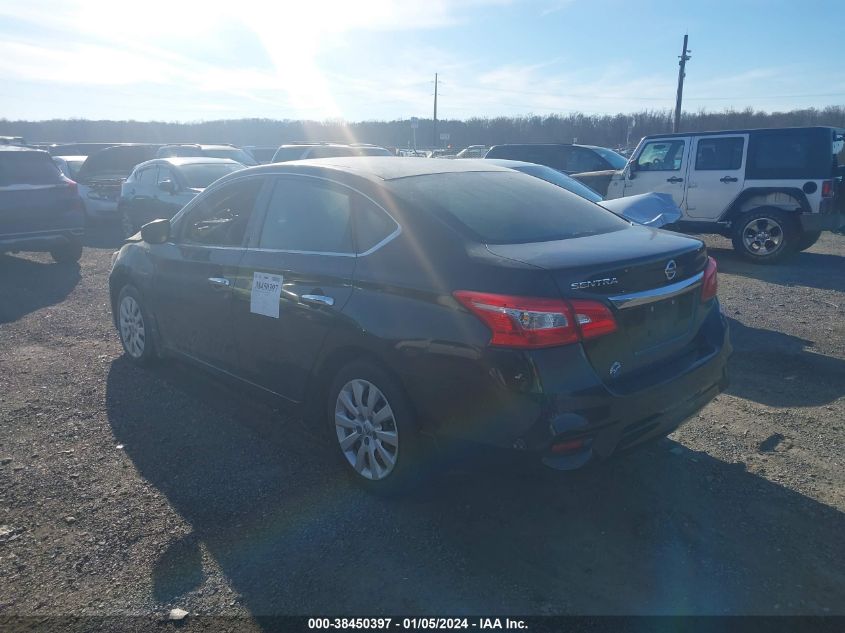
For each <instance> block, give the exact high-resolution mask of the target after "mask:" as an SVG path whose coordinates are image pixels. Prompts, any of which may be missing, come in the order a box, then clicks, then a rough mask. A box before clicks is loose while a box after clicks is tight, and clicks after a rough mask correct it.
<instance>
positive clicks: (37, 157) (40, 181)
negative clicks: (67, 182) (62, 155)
mask: <svg viewBox="0 0 845 633" xmlns="http://www.w3.org/2000/svg"><path fill="white" fill-rule="evenodd" d="M61 180H62V177H61V171H59V168H58V167H57V166H56V164H55V163H54V162H53V159H52V158H50V155H49V154H47V153H42V152H0V187H8V186H10V185H55V184H57V183H59V182H61Z"/></svg>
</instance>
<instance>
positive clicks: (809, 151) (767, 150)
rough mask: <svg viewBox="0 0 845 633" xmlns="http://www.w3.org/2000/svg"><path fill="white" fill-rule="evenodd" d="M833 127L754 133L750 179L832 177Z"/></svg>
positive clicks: (748, 170)
mask: <svg viewBox="0 0 845 633" xmlns="http://www.w3.org/2000/svg"><path fill="white" fill-rule="evenodd" d="M831 148H832V145H831V134H830V130H826V129H814V128H809V129H804V130H783V131H771V132H756V133H752V134H751V137H750V139H749V141H748V160H747V161H746V169H745V177H746V178H748V179H771V178H782V179H805V178H806V179H809V178H830V177H831V172H832V167H833V160H832V154H831V151H832V149H831Z"/></svg>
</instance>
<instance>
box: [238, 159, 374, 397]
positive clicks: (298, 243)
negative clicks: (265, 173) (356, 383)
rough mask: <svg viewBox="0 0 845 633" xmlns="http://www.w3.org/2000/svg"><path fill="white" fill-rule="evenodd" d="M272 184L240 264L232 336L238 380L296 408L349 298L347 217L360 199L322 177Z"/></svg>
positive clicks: (279, 178) (350, 264) (352, 265)
mask: <svg viewBox="0 0 845 633" xmlns="http://www.w3.org/2000/svg"><path fill="white" fill-rule="evenodd" d="M274 180H275V182H274V183H273V188H272V193H271V194H270V197H269V202H268V205H267V209H266V214H265V216H264V218H263V222H261V223H260V225H256V232H255V233H254V234H253V237H252V242H251V245H250V247H249V248H248V249H247V250H246V252H245V254H244V257H243V259H242V260H241V262H240V270H239V273H238V286H237V288H236V291H235V297H236V304H235V307H234V319H235V330H236V337H237V344H238V349H239V355H240V362H241V368H242V371H243V375H244V377H245V378H247V379H248V380H250V381H251V382H253V383H255V384H257V385H259V386H261V387H263V388H265V389H268V390H270V391H272V392H274V393H277V394H280V395H282V396H284V397H285V398H287V399H289V400H291V401H296V402H299V401H302V400H303V398H304V394H305V389H306V387H307V384H308V377H309V374H310V372H311V369H312V367H313V365H314V361H315V359H316V358H317V355H318V354H319V352H320V349H321V347H322V345H323V341H324V340H325V337H326V334H327V333H328V332H329V331H330V330H331V329H332V328H333V327H334V326H335V325H336V324H337V322H338V320H339V319H340V318H341V311H342V309H343V306H344V305H345V303H346V301H347V300H348V299H349V297H350V295H351V294H352V275H353V272H354V270H355V262H356V255H355V252H354V248H353V240H352V221H351V217H352V209H353V207H354V206H355V204H356V203H357V201H358V200H359V196H360V194H357V193H356V192H355V191H353V190H352V189H350V188H349V187H346V186H344V185H342V184H339V183H336V182H333V181H329V180H326V179H323V178H316V177H310V176H302V175H285V176H277V177H275V179H274Z"/></svg>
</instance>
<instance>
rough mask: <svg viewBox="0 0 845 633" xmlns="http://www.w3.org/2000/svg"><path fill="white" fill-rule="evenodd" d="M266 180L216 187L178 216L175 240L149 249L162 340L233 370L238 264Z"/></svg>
mask: <svg viewBox="0 0 845 633" xmlns="http://www.w3.org/2000/svg"><path fill="white" fill-rule="evenodd" d="M265 181H266V179H265V178H264V177H261V176H251V177H244V178H239V179H236V180H232V181H229V182H226V183H223V184H222V185H220V186H218V187H214V188H213V189H212V190H210V191H209V192H208V193H207V194H206V195H203V196H200V197H198V198H197V200H196V203H195V204H193V205H192V206H191V207H190V208H189V209H186V211H185V213H184V214H183V215H182V216H180V217H179V218H178V219H177V220H176V222H175V223H174V226H173V238H172V241H170V242H168V243H166V244H160V245H152V246H151V247H150V248H151V251H152V253H151V254H152V256H153V258H154V261H155V280H154V287H155V301H154V305H155V312H154V313H155V315H156V317H157V324H158V327H159V331H160V334H161V336H162V340H163V341H164V344H165V345H166V346H167V347H168V348H170V349H172V350H174V351H176V352H179V353H182V354H184V355H186V356H189V357H191V358H193V359H196V360H198V361H201V362H203V363H205V364H208V365H211V366H213V367H216V368H218V369H222V370H224V371H227V372H230V373H237V351H236V348H235V338H234V328H233V325H232V303H233V293H234V290H235V287H236V275H237V272H238V264H239V263H240V259H241V257H242V256H243V253H244V248H243V247H244V245H245V241H246V236H247V234H248V230H249V229H251V225H250V222H251V221H252V218H253V211H254V209H255V207H256V205H257V203H258V200H259V197H260V196H261V191H262V187H263V186H264V183H265Z"/></svg>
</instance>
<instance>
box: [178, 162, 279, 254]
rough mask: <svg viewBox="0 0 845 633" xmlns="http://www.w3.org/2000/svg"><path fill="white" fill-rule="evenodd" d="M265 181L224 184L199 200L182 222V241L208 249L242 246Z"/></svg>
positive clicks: (254, 179) (248, 180) (258, 179)
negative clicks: (208, 247)
mask: <svg viewBox="0 0 845 633" xmlns="http://www.w3.org/2000/svg"><path fill="white" fill-rule="evenodd" d="M263 184H264V179H263V178H245V179H243V180H236V181H234V182H231V183H228V184H226V185H223V186H222V187H220V188H219V189H216V190H215V191H214V192H212V193H211V194H209V195H208V196H205V197H204V198H202V199H200V200H198V201H197V204H196V205H194V207H193V208H192V209H191V210H190V211H189V212H188V214H187V216H186V217H185V218H184V220H183V221H182V226H183V227H184V229H183V230H182V239H181V241H182V242H185V243H189V244H202V245H206V246H241V245H242V244H243V241H244V235H245V234H246V227H247V225H248V224H249V218H250V216H251V215H252V212H253V209H254V208H255V202H256V200H257V199H258V194H259V193H260V192H261V186H262V185H263Z"/></svg>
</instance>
